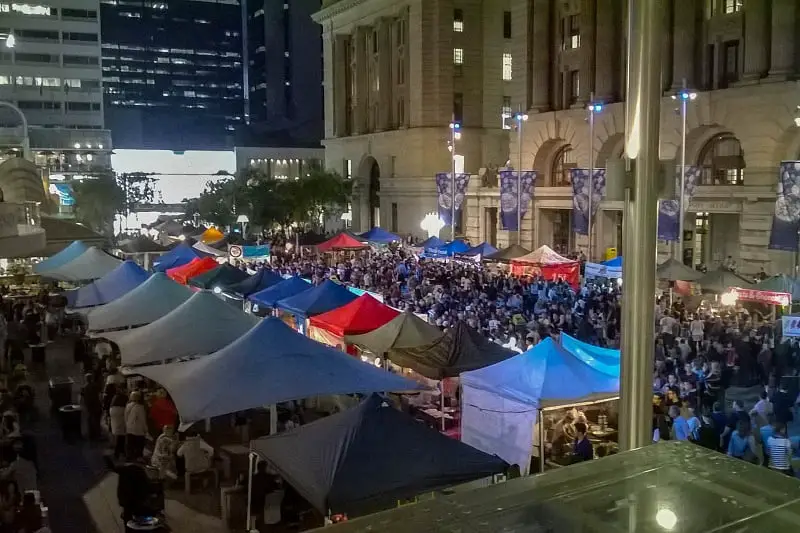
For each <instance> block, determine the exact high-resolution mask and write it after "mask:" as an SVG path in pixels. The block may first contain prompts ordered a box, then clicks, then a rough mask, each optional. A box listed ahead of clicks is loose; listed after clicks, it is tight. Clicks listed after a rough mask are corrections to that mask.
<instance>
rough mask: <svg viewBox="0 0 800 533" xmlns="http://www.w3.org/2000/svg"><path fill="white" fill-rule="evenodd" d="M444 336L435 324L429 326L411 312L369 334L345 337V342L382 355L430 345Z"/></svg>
mask: <svg viewBox="0 0 800 533" xmlns="http://www.w3.org/2000/svg"><path fill="white" fill-rule="evenodd" d="M442 335H444V333H443V332H442V330H440V329H439V328H437V327H436V326H434V325H433V324H428V323H427V322H425V321H424V320H422V319H421V318H420V317H418V316H417V315H415V314H414V313H412V312H411V311H404V312H402V313H400V314H399V315H397V316H396V317H395V318H393V319H392V320H390V321H389V322H387V323H386V324H384V325H383V326H381V327H379V328H378V329H376V330H373V331H370V332H369V333H364V334H363V335H347V336H345V342H347V343H348V344H355V345H356V346H360V347H361V348H363V349H365V350H369V351H370V352H372V353H374V354H376V355H382V354H384V353H387V352H390V351H391V350H394V349H401V348H418V347H420V346H424V345H429V344H431V343H433V342H435V341H437V340H438V339H440V338H442Z"/></svg>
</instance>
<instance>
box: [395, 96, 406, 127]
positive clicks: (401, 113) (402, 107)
mask: <svg viewBox="0 0 800 533" xmlns="http://www.w3.org/2000/svg"><path fill="white" fill-rule="evenodd" d="M396 121H397V127H403V126H405V125H406V101H405V100H404V99H403V98H398V99H397V116H396Z"/></svg>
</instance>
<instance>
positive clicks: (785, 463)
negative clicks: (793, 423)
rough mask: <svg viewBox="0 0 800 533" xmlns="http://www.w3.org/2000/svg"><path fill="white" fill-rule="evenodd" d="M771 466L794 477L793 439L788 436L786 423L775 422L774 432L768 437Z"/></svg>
mask: <svg viewBox="0 0 800 533" xmlns="http://www.w3.org/2000/svg"><path fill="white" fill-rule="evenodd" d="M767 449H768V450H769V467H770V468H771V469H773V470H775V471H777V472H781V473H783V474H786V475H787V476H792V477H794V470H793V469H792V441H790V440H789V438H788V437H787V436H786V424H784V423H783V422H778V423H776V424H775V428H774V429H773V434H772V436H771V437H769V438H768V439H767Z"/></svg>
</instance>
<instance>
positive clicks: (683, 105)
mask: <svg viewBox="0 0 800 533" xmlns="http://www.w3.org/2000/svg"><path fill="white" fill-rule="evenodd" d="M686 94H687V92H686V79H685V78H684V80H683V90H682V91H681V177H680V180H679V181H678V185H679V186H680V190H679V191H678V194H679V195H680V197H679V198H680V201H679V205H678V207H679V211H678V213H679V214H678V257H676V258H675V259H676V260H677V261H680V262H681V263H683V224H684V222H685V220H684V219H685V218H686V207H687V206H686V205H685V202H686V103H687V100H688V98H686V97H685V96H686Z"/></svg>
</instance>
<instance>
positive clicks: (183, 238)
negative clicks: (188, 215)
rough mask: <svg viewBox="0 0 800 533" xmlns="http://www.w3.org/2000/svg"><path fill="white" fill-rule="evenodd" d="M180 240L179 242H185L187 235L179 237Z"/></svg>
mask: <svg viewBox="0 0 800 533" xmlns="http://www.w3.org/2000/svg"><path fill="white" fill-rule="evenodd" d="M178 240H179V241H185V240H186V235H178Z"/></svg>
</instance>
